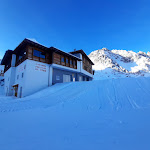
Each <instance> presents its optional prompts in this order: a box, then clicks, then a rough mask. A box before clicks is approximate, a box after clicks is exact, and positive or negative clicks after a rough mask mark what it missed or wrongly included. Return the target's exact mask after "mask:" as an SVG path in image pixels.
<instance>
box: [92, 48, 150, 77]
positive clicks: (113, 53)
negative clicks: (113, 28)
mask: <svg viewBox="0 0 150 150" xmlns="http://www.w3.org/2000/svg"><path fill="white" fill-rule="evenodd" d="M89 58H90V59H91V60H92V61H93V62H94V64H95V65H94V66H93V68H94V69H95V70H96V75H95V79H101V78H106V77H107V78H108V77H111V78H112V77H113V78H118V77H137V76H150V53H149V52H148V53H147V54H146V53H144V52H141V51H140V52H138V53H135V52H133V51H126V50H108V49H107V48H102V49H100V50H96V51H93V52H91V53H90V55H89ZM97 70H98V71H97ZM106 74H108V75H106Z"/></svg>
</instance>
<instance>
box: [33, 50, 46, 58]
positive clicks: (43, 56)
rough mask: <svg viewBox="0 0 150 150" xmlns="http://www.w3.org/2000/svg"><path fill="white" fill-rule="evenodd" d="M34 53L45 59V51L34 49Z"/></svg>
mask: <svg viewBox="0 0 150 150" xmlns="http://www.w3.org/2000/svg"><path fill="white" fill-rule="evenodd" d="M33 55H34V56H36V57H40V58H43V59H45V54H44V53H43V52H40V51H37V50H34V51H33Z"/></svg>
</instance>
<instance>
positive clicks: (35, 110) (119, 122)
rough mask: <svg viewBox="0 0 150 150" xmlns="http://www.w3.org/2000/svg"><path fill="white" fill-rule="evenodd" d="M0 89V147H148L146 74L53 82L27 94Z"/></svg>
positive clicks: (139, 149)
mask: <svg viewBox="0 0 150 150" xmlns="http://www.w3.org/2000/svg"><path fill="white" fill-rule="evenodd" d="M2 91H3V89H2V88H0V150H149V149H150V117H149V114H150V78H144V77H140V78H120V79H109V80H108V79H107V80H101V81H91V82H75V83H66V84H56V85H54V86H52V87H49V88H47V89H44V90H43V91H40V92H38V93H35V94H33V95H31V96H29V97H26V98H22V99H16V98H13V97H5V96H4V95H3V93H2Z"/></svg>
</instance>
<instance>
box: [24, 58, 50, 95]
mask: <svg viewBox="0 0 150 150" xmlns="http://www.w3.org/2000/svg"><path fill="white" fill-rule="evenodd" d="M49 73H50V65H49V64H46V63H42V62H37V61H33V60H28V59H27V60H26V73H25V85H24V87H23V93H24V95H23V96H27V95H30V94H32V93H35V92H37V91H39V90H42V89H44V88H46V87H48V86H49V79H50V76H49Z"/></svg>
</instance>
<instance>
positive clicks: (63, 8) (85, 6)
mask: <svg viewBox="0 0 150 150" xmlns="http://www.w3.org/2000/svg"><path fill="white" fill-rule="evenodd" d="M24 38H34V39H36V40H37V41H38V42H39V43H41V44H43V45H45V46H48V47H50V46H54V47H56V48H59V49H61V50H64V51H67V52H69V51H73V50H74V49H75V48H76V49H83V50H85V52H86V53H87V54H89V53H90V52H91V51H93V50H97V49H100V48H102V47H107V48H108V49H126V50H133V51H135V52H138V51H145V52H147V51H150V1H149V0H90V1H88V0H1V1H0V58H1V57H2V55H3V54H4V52H5V51H6V50H7V49H12V50H13V49H14V48H15V47H17V46H18V44H19V43H20V42H21V41H22V40H23V39H24Z"/></svg>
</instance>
